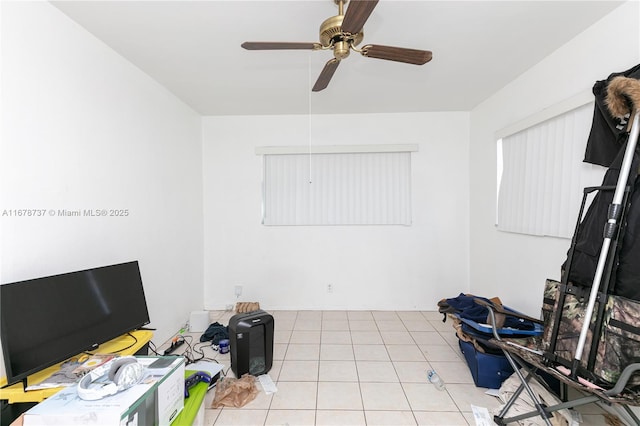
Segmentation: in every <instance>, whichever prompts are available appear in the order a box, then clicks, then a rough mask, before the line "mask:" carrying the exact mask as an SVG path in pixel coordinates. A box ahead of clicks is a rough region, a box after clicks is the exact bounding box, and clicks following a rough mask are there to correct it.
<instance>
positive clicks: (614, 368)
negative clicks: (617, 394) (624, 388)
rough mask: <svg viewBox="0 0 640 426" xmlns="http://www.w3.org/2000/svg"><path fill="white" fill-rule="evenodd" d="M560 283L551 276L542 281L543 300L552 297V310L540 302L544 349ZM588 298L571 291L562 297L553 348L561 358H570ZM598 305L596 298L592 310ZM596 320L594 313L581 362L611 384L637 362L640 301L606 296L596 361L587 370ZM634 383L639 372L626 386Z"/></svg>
mask: <svg viewBox="0 0 640 426" xmlns="http://www.w3.org/2000/svg"><path fill="white" fill-rule="evenodd" d="M559 286H560V283H558V282H557V281H553V280H547V283H546V285H545V294H544V298H545V300H546V301H549V300H554V301H555V302H554V306H553V308H552V309H551V310H549V304H548V303H545V304H543V318H544V320H545V327H544V336H543V350H544V351H548V350H549V347H550V345H551V334H552V330H553V327H554V321H555V315H553V313H554V312H556V311H557V309H559V306H558V303H559V293H560V292H559ZM587 296H588V295H587ZM587 302H588V300H586V299H585V300H580V299H578V298H577V297H576V296H574V295H572V294H567V295H566V297H565V302H564V306H563V307H562V317H561V319H560V326H559V329H558V337H557V339H556V347H555V352H554V353H555V355H557V356H558V357H559V358H561V359H562V360H566V361H569V362H570V361H572V360H573V359H574V357H575V352H576V346H577V344H578V338H579V336H580V331H581V330H582V324H583V319H584V316H585V311H586V307H587ZM597 309H598V303H597V302H596V304H595V308H594V312H597ZM595 321H596V316H595V315H593V316H592V318H591V326H590V328H589V332H588V334H587V339H586V341H585V345H584V351H583V355H582V357H581V358H582V359H581V363H580V365H581V367H582V368H583V369H584V371H585V372H589V373H591V374H593V375H594V376H595V377H596V378H598V379H600V380H603V381H604V382H607V383H611V384H612V383H615V382H616V380H618V377H619V376H620V373H621V372H622V370H623V369H624V367H626V366H627V365H629V364H632V363H634V362H640V302H638V301H633V300H628V299H625V298H622V297H619V296H608V297H607V305H606V306H605V309H604V320H603V332H602V333H601V335H600V339H599V343H598V347H597V353H596V359H595V364H594V366H593V369H591V370H589V369H588V368H587V367H588V366H587V360H588V359H589V351H590V349H591V340H592V338H593V329H594V327H595ZM636 385H640V374H636V375H634V376H633V377H632V378H631V380H629V382H628V386H636Z"/></svg>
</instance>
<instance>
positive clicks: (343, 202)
mask: <svg viewBox="0 0 640 426" xmlns="http://www.w3.org/2000/svg"><path fill="white" fill-rule="evenodd" d="M324 148H326V147H324ZM335 148H339V149H335ZM416 150H417V147H416V146H413V145H409V146H404V145H403V146H394V145H384V146H382V147H380V146H377V147H368V146H367V147H362V146H359V147H351V148H350V147H334V149H318V150H315V151H316V152H306V153H304V152H299V151H300V149H293V150H292V151H291V153H280V152H279V151H282V150H281V149H276V150H266V151H265V150H264V149H263V150H259V152H258V153H261V154H263V155H264V160H263V161H264V180H263V186H264V187H263V216H262V223H263V224H264V225H411V151H416ZM322 151H325V152H322ZM330 151H339V152H330ZM351 151H356V152H351ZM373 151H383V152H373Z"/></svg>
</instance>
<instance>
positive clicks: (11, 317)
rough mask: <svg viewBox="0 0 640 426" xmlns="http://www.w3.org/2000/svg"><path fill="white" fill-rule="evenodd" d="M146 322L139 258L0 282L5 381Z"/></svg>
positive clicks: (0, 330)
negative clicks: (58, 273) (21, 279)
mask: <svg viewBox="0 0 640 426" xmlns="http://www.w3.org/2000/svg"><path fill="white" fill-rule="evenodd" d="M146 324H149V312H148V310H147V303H146V299H145V296H144V289H143V287H142V278H141V277H140V269H139V267H138V262H137V261H134V262H128V263H121V264H117V265H111V266H104V267H100V268H94V269H87V270H84V271H76V272H70V273H66V274H60V275H54V276H50V277H44V278H37V279H32V280H27V281H20V282H15V283H9V284H3V285H0V338H1V339H2V351H3V354H4V362H5V369H6V372H7V382H8V384H12V383H16V382H18V381H20V380H22V379H24V378H25V377H27V376H28V375H30V374H33V373H35V372H37V371H39V370H42V369H44V368H46V367H49V366H51V365H54V364H56V363H58V362H62V361H64V360H66V359H68V358H70V357H72V356H75V355H78V354H79V353H81V352H83V351H88V350H90V349H95V348H96V347H97V345H99V344H102V343H104V342H107V341H109V340H111V339H113V338H115V337H118V336H120V335H122V334H125V333H127V332H129V331H132V330H135V329H137V328H140V327H142V326H144V325H146Z"/></svg>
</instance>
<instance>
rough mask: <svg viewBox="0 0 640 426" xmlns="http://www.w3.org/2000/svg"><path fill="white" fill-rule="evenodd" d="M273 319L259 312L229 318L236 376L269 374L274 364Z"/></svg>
mask: <svg viewBox="0 0 640 426" xmlns="http://www.w3.org/2000/svg"><path fill="white" fill-rule="evenodd" d="M274 323H275V322H274V320H273V316H271V315H270V314H269V313H267V312H265V311H262V310H258V311H254V312H249V313H246V314H237V315H234V316H232V317H231V319H229V344H230V349H231V369H232V370H233V373H234V374H235V375H236V377H238V378H240V377H242V376H243V375H244V374H247V373H249V374H251V375H252V376H259V375H261V374H266V373H267V372H269V370H271V366H272V365H273V328H274Z"/></svg>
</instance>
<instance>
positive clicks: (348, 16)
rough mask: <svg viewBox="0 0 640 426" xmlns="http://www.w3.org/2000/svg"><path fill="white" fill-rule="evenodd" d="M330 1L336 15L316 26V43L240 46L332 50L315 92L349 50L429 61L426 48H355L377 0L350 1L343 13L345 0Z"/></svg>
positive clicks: (412, 61)
mask: <svg viewBox="0 0 640 426" xmlns="http://www.w3.org/2000/svg"><path fill="white" fill-rule="evenodd" d="M333 1H334V3H336V4H337V5H338V15H336V16H332V17H330V18H328V19H326V20H325V21H324V22H323V23H322V24H321V25H320V42H311V43H304V42H302V43H296V42H270V41H266V42H261V41H246V42H244V43H242V47H243V48H245V49H247V50H289V49H299V50H328V49H331V50H333V56H334V57H333V58H332V59H331V60H329V62H327V63H326V64H325V66H324V68H323V69H322V72H320V76H319V77H318V79H317V80H316V83H315V84H314V86H313V89H312V90H313V91H314V92H319V91H321V90H323V89H325V88H326V87H327V86H328V85H329V82H330V81H331V77H333V74H334V73H335V72H336V69H337V68H338V65H340V61H341V60H343V59H344V58H346V57H347V56H349V53H350V51H351V50H353V51H355V52H358V53H360V54H362V55H363V56H365V57H368V58H377V59H386V60H388V61H396V62H405V63H408V64H415V65H424V64H426V63H427V62H429V61H430V60H431V57H432V53H431V52H430V51H428V50H417V49H407V48H404V47H393V46H382V45H378V44H367V45H365V46H363V47H362V48H357V47H356V46H357V45H358V44H360V42H361V41H362V39H363V37H364V33H363V31H362V28H363V26H364V24H365V22H366V21H367V19H369V15H371V12H373V9H374V8H375V7H376V5H377V4H378V1H379V0H351V3H350V5H349V7H348V8H347V11H346V13H345V12H344V5H345V4H346V3H347V2H348V1H349V0H333Z"/></svg>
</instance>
